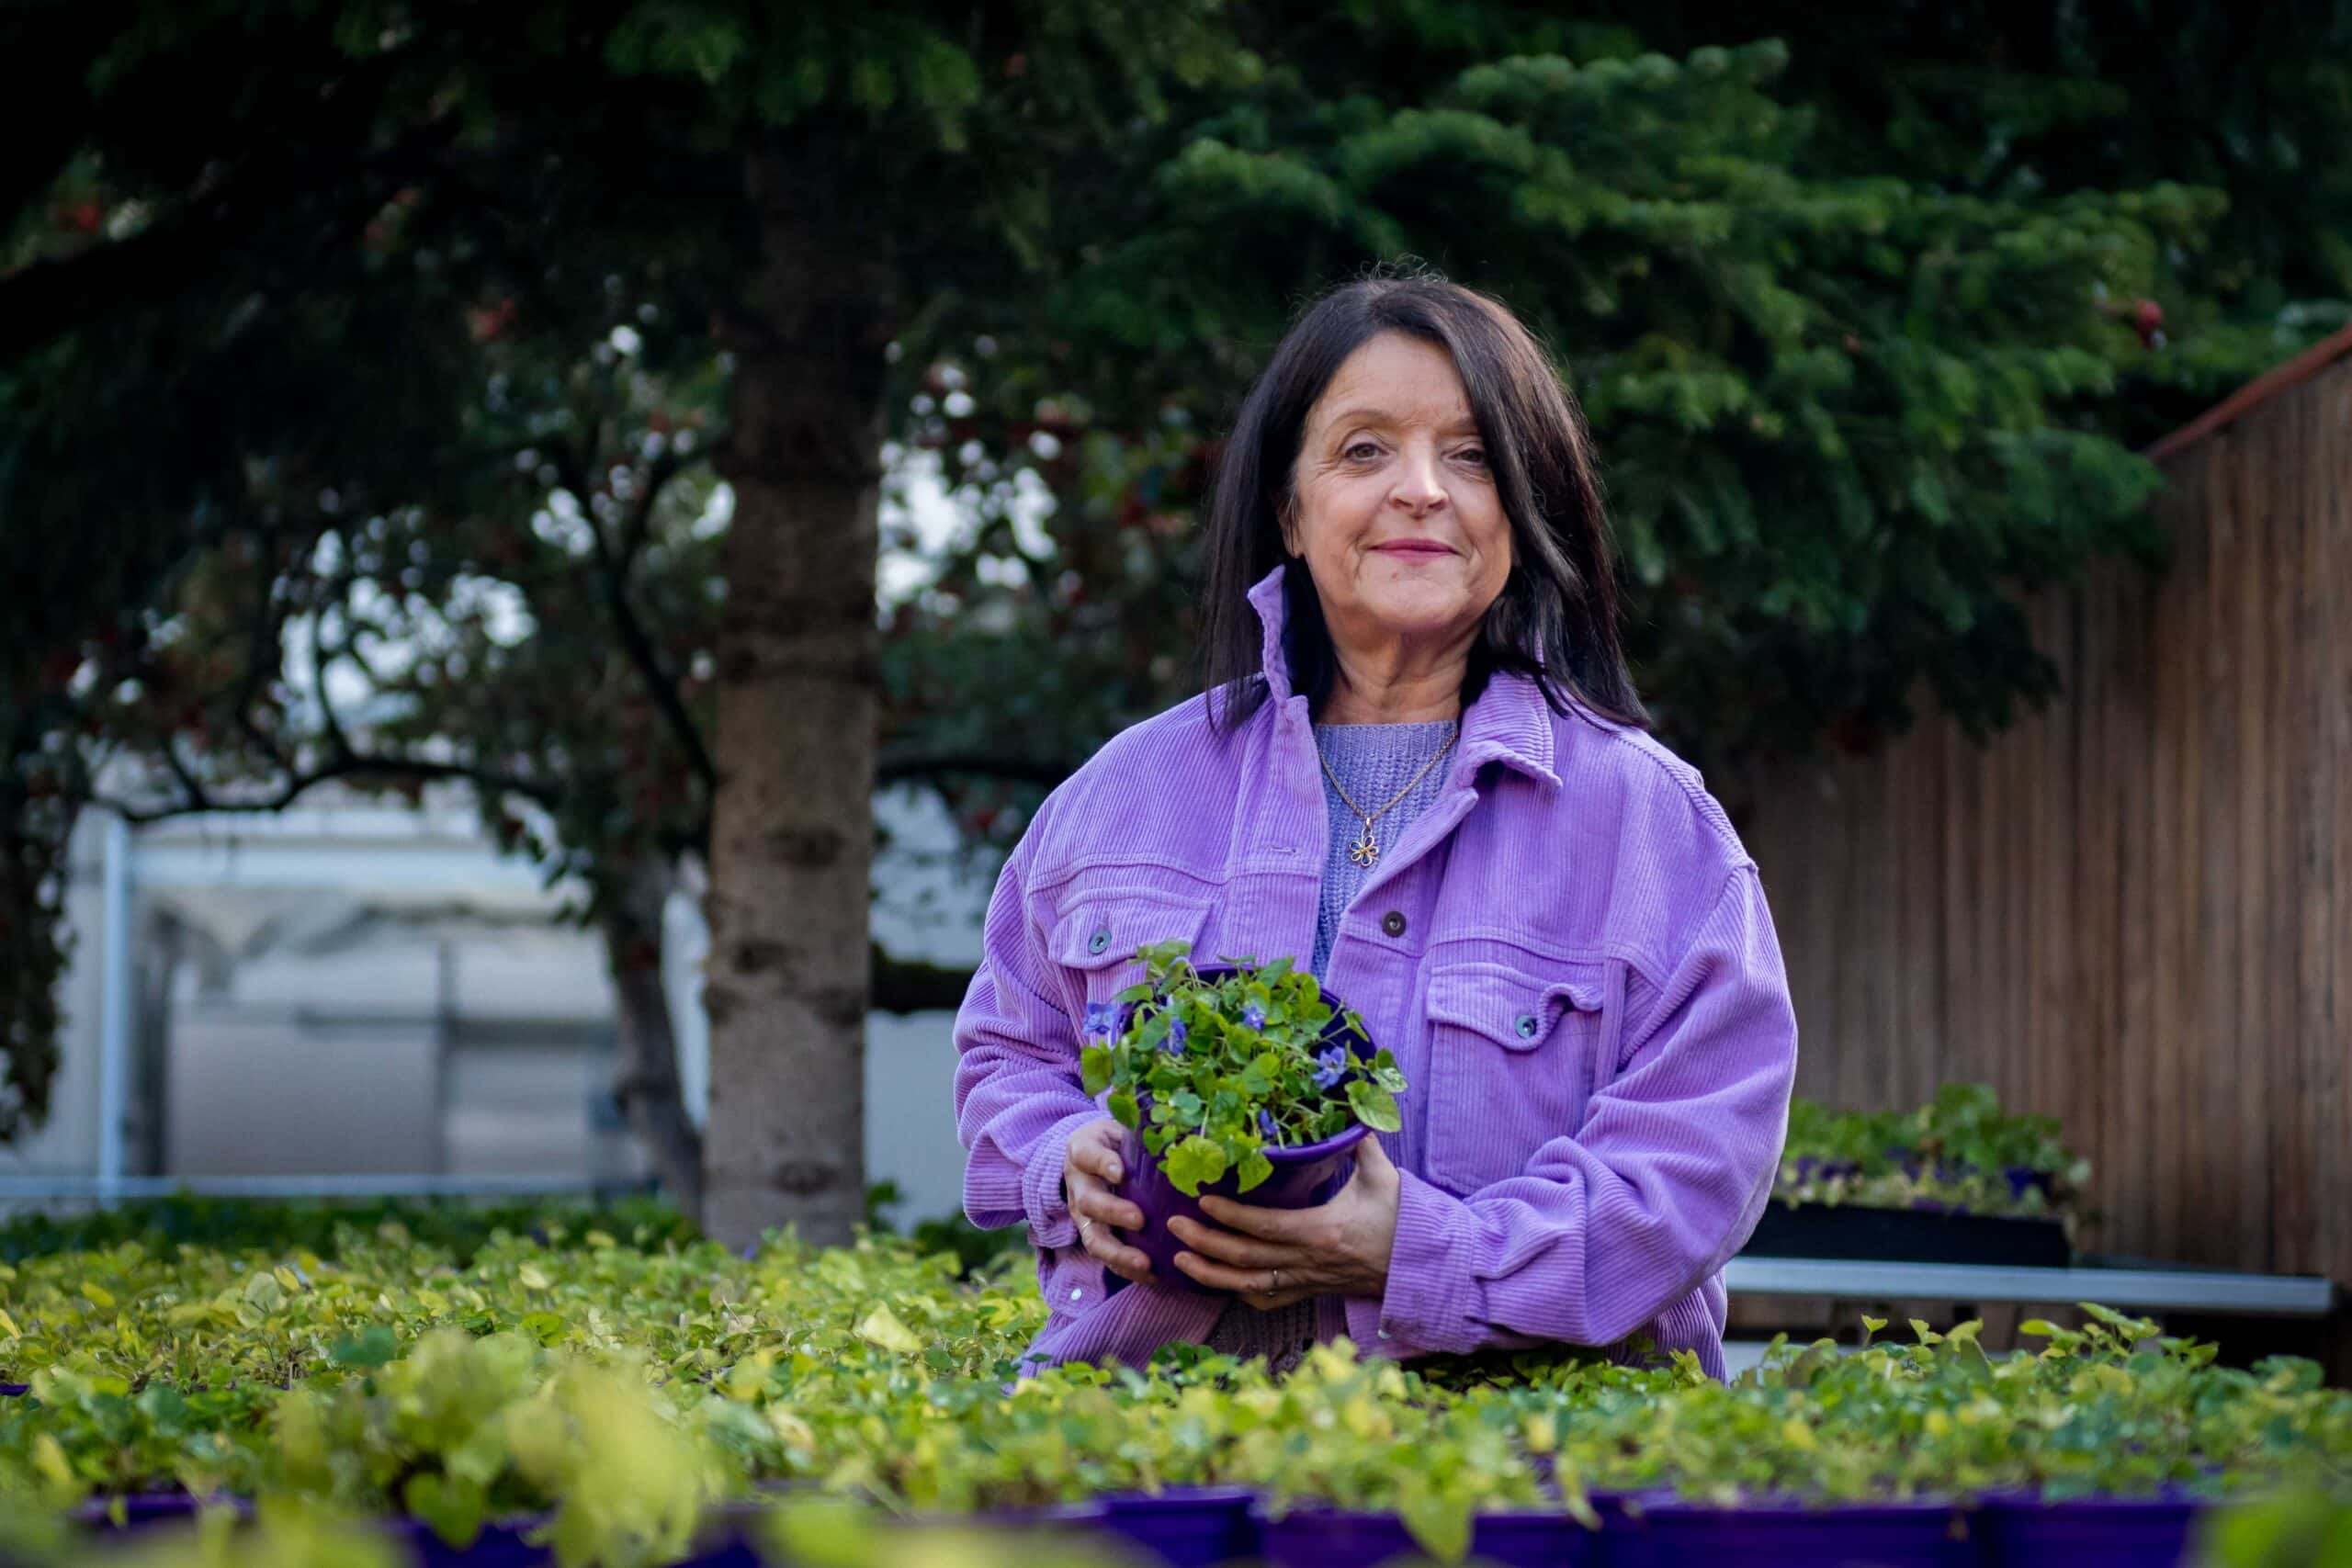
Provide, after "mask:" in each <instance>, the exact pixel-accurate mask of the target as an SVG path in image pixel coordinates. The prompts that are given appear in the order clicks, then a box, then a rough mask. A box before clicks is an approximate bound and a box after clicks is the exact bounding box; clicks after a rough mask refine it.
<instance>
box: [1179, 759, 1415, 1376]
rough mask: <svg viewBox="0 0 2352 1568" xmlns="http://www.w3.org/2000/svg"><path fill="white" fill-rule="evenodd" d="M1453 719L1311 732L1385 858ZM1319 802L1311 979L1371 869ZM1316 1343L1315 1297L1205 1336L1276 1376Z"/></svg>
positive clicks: (1354, 828)
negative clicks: (1323, 838)
mask: <svg viewBox="0 0 2352 1568" xmlns="http://www.w3.org/2000/svg"><path fill="white" fill-rule="evenodd" d="M1454 724H1455V721H1454V720H1453V719H1450V718H1446V719H1439V720H1437V721H1436V722H1434V723H1430V724H1318V725H1317V726H1316V727H1315V744H1316V746H1317V748H1318V749H1320V750H1321V751H1322V753H1323V759H1324V761H1326V762H1327V763H1329V767H1330V771H1331V773H1333V774H1337V775H1338V777H1339V780H1340V783H1341V784H1345V785H1346V786H1347V791H1348V794H1349V795H1351V796H1352V797H1353V798H1354V800H1355V802H1356V804H1357V805H1359V806H1361V807H1363V808H1364V809H1365V810H1366V811H1370V812H1375V813H1377V814H1378V815H1376V816H1375V817H1374V819H1373V824H1372V831H1373V838H1374V842H1376V843H1377V844H1378V845H1379V846H1380V852H1381V853H1382V854H1383V855H1385V854H1387V853H1388V852H1390V851H1391V850H1393V849H1394V848H1395V847H1396V845H1397V841H1398V840H1400V839H1402V838H1403V837H1404V835H1405V829H1406V827H1407V825H1408V824H1409V823H1410V822H1411V821H1412V820H1413V818H1416V817H1419V815H1420V814H1421V813H1422V812H1423V811H1426V810H1427V809H1429V807H1430V803H1432V802H1433V801H1435V800H1436V799H1437V797H1438V796H1439V795H1441V794H1442V793H1444V789H1445V777H1446V774H1447V773H1451V772H1452V771H1453V758H1452V756H1451V755H1449V756H1448V757H1447V758H1446V759H1445V761H1441V762H1439V763H1438V764H1437V765H1436V766H1435V767H1433V768H1430V770H1429V771H1428V772H1427V773H1422V774H1421V777H1420V780H1419V783H1417V784H1414V785H1413V787H1412V789H1411V791H1410V792H1409V793H1408V794H1407V795H1406V796H1405V797H1404V798H1403V799H1402V800H1399V801H1397V804H1396V805H1394V806H1390V807H1388V809H1387V810H1385V811H1382V810H1381V809H1380V808H1381V807H1383V806H1386V805H1387V803H1388V800H1389V797H1390V796H1392V795H1395V794H1396V793H1397V791H1398V790H1400V789H1403V788H1404V787H1405V782H1406V781H1407V780H1408V779H1410V778H1412V776H1413V775H1414V774H1415V773H1419V772H1420V770H1421V766H1422V764H1424V763H1426V762H1427V761H1429V760H1430V755H1431V754H1432V753H1434V752H1435V751H1436V750H1437V749H1438V748H1439V747H1440V746H1442V745H1444V744H1445V741H1446V738H1447V737H1448V736H1451V735H1452V734H1453V730H1454ZM1323 801H1324V805H1325V807H1327V808H1328V809H1329V813H1330V821H1331V838H1330V845H1329V848H1328V849H1327V850H1326V851H1325V852H1324V856H1323V897H1322V906H1321V908H1320V909H1319V910H1318V911H1317V917H1316V921H1315V959H1314V963H1313V964H1312V968H1313V970H1314V974H1315V977H1316V978H1317V980H1321V979H1323V978H1324V977H1325V970H1326V966H1327V965H1328V964H1329V962H1330V957H1331V943H1332V940H1333V938H1335V937H1336V936H1337V935H1338V934H1339V930H1340V916H1341V915H1342V914H1344V913H1346V912H1347V908H1348V904H1349V902H1350V900H1351V899H1353V898H1354V897H1355V896H1356V890H1357V889H1358V888H1360V887H1362V886H1363V882H1364V878H1365V877H1367V876H1369V875H1370V874H1372V868H1371V867H1369V866H1362V865H1358V864H1357V863H1355V862H1354V861H1352V860H1351V859H1349V858H1348V851H1349V849H1350V848H1351V846H1352V845H1353V844H1354V843H1355V841H1356V840H1357V839H1358V838H1359V837H1361V836H1362V834H1363V818H1361V817H1359V816H1357V815H1356V814H1355V813H1354V812H1353V811H1351V810H1350V809H1349V808H1348V804H1347V802H1346V801H1345V800H1343V799H1341V798H1340V792H1339V791H1338V790H1336V789H1334V788H1332V787H1331V779H1330V777H1329V776H1328V775H1327V776H1326V777H1325V778H1324V780H1323ZM1314 1343H1315V1300H1314V1298H1313V1297H1311V1296H1310V1297H1308V1298H1307V1299H1306V1300H1305V1301H1298V1302H1293V1303H1291V1304H1290V1305H1288V1306H1285V1307H1277V1308H1276V1309H1274V1310H1273V1311H1272V1312H1260V1311H1259V1310H1258V1309H1257V1308H1255V1307H1253V1306H1251V1305H1250V1303H1247V1302H1244V1301H1240V1300H1236V1301H1233V1302H1231V1303H1227V1306H1226V1309H1225V1313H1224V1314H1223V1315H1222V1316H1220V1317H1219V1318H1218V1319H1217V1321H1216V1328H1215V1329H1214V1330H1212V1331H1211V1333H1210V1335H1209V1339H1208V1344H1209V1348H1211V1349H1213V1350H1223V1351H1226V1352H1228V1353H1230V1354H1232V1355H1236V1356H1240V1357H1243V1358H1244V1359H1247V1358H1249V1357H1251V1356H1263V1357H1265V1358H1266V1359H1267V1362H1268V1365H1269V1366H1270V1367H1271V1368H1272V1371H1275V1372H1277V1373H1280V1372H1285V1371H1289V1370H1290V1369H1291V1368H1293V1367H1295V1366H1296V1365H1297V1364H1298V1361H1299V1358H1300V1357H1301V1356H1302V1355H1304V1354H1305V1353H1306V1349H1307V1348H1308V1347H1310V1346H1312V1345H1313V1344H1314Z"/></svg>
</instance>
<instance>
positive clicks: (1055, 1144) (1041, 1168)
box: [1021, 1105, 1103, 1249]
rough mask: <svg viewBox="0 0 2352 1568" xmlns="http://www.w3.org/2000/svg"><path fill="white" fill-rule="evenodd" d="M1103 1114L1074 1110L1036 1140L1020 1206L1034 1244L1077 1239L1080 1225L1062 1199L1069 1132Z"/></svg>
mask: <svg viewBox="0 0 2352 1568" xmlns="http://www.w3.org/2000/svg"><path fill="white" fill-rule="evenodd" d="M1102 1116H1103V1111H1102V1109H1101V1108H1100V1107H1098V1106H1092V1105H1090V1106H1088V1107H1087V1108H1086V1109H1085V1110H1083V1111H1071V1112H1070V1113H1069V1115H1067V1116H1065V1117H1063V1118H1062V1119H1061V1120H1060V1121H1058V1122H1055V1123H1054V1124H1053V1125H1052V1126H1051V1127H1049V1128H1047V1129H1046V1134H1045V1136H1043V1137H1041V1138H1039V1139H1038V1140H1037V1146H1036V1148H1035V1150H1033V1151H1032V1152H1031V1154H1030V1156H1029V1164H1028V1168H1026V1169H1025V1170H1023V1172H1022V1177H1021V1206H1022V1209H1023V1211H1024V1212H1025V1213H1027V1214H1028V1216H1029V1240H1030V1244H1031V1245H1032V1246H1035V1247H1041V1248H1048V1249H1050V1248H1053V1247H1068V1246H1069V1245H1070V1244H1071V1243H1072V1242H1075V1241H1076V1240H1077V1239H1078V1224H1077V1222H1076V1221H1075V1220H1073V1219H1071V1218H1070V1213H1069V1204H1067V1203H1065V1202H1063V1201H1062V1169H1063V1167H1064V1165H1065V1164H1066V1163H1067V1161H1068V1159H1069V1140H1070V1134H1073V1133H1075V1132H1077V1131H1078V1130H1079V1129H1080V1127H1083V1126H1085V1125H1086V1124H1087V1123H1088V1122H1094V1121H1099V1120H1100V1119H1101V1118H1102Z"/></svg>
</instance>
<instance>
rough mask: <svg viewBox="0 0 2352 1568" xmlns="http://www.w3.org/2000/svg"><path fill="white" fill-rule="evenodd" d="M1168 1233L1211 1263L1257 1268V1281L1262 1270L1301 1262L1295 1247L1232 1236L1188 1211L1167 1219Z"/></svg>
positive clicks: (1288, 1267)
mask: <svg viewBox="0 0 2352 1568" xmlns="http://www.w3.org/2000/svg"><path fill="white" fill-rule="evenodd" d="M1168 1232H1169V1234H1170V1235H1173V1236H1174V1237H1175V1238H1176V1239H1177V1240H1178V1241H1181V1242H1182V1243H1183V1244H1184V1245H1185V1246H1186V1247H1191V1248H1192V1249H1193V1251H1195V1252H1198V1253H1202V1254H1204V1255H1206V1256H1207V1258H1209V1259H1210V1260H1211V1261H1212V1262H1216V1263H1229V1264H1231V1265H1233V1266H1234V1267H1235V1268H1237V1269H1257V1270H1258V1271H1259V1272H1260V1276H1261V1280H1262V1278H1263V1274H1264V1271H1265V1270H1266V1269H1290V1268H1293V1267H1295V1266H1296V1265H1298V1264H1300V1263H1301V1262H1302V1261H1303V1259H1301V1258H1300V1257H1299V1256H1298V1249H1297V1248H1296V1247H1276V1246H1273V1245H1272V1244H1271V1243H1268V1242H1262V1241H1259V1240H1257V1239H1255V1238H1254V1237H1251V1236H1246V1235H1234V1234H1233V1233H1232V1232H1231V1231H1225V1230H1219V1229H1217V1228H1216V1226H1215V1225H1204V1224H1201V1223H1200V1222H1199V1221H1197V1220H1194V1219H1193V1217H1192V1216H1191V1215H1189V1214H1179V1215H1176V1216H1174V1217H1173V1218H1171V1219H1170V1221H1169V1222H1168Z"/></svg>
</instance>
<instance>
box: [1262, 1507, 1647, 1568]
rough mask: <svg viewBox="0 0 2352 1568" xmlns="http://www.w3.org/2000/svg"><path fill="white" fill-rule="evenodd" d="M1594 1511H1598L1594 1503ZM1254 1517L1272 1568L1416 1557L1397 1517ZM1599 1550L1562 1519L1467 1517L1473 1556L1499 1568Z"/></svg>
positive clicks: (1348, 1565)
mask: <svg viewBox="0 0 2352 1568" xmlns="http://www.w3.org/2000/svg"><path fill="white" fill-rule="evenodd" d="M1594 1506H1595V1507H1596V1508H1597V1507H1599V1506H1600V1502H1599V1499H1597V1498H1596V1499H1595V1500H1594ZM1252 1512H1253V1513H1254V1515H1255V1516H1256V1517H1257V1520H1258V1530H1259V1551H1260V1552H1261V1555H1262V1556H1263V1557H1264V1558H1265V1560H1266V1561H1267V1562H1270V1563H1272V1564H1273V1565H1274V1568H1369V1565H1370V1564H1373V1563H1376V1562H1385V1560H1387V1559H1388V1558H1391V1557H1394V1556H1397V1554H1399V1553H1403V1554H1405V1555H1407V1556H1408V1557H1417V1556H1420V1555H1422V1552H1421V1548H1420V1545H1419V1542H1417V1541H1415V1540H1413V1536H1412V1532H1411V1531H1410V1530H1408V1529H1406V1528H1405V1521H1404V1520H1402V1519H1400V1518H1398V1517H1397V1516H1396V1515H1395V1514H1373V1513H1358V1512H1356V1511H1354V1510H1353V1509H1348V1508H1322V1507H1316V1506H1301V1507H1294V1508H1292V1509H1291V1510H1290V1511H1289V1512H1288V1513H1286V1514H1284V1515H1283V1517H1280V1518H1276V1517H1273V1515H1272V1512H1271V1511H1270V1510H1269V1509H1268V1508H1267V1507H1266V1506H1264V1505H1263V1504H1260V1505H1259V1506H1257V1507H1256V1508H1254V1509H1253V1510H1252ZM1606 1517H1607V1516H1606V1515H1605V1514H1604V1515H1603V1518H1604V1519H1605V1518H1606ZM1600 1551H1601V1538H1600V1534H1598V1533H1596V1532H1594V1531H1592V1530H1589V1529H1585V1528H1584V1526H1582V1525H1580V1524H1578V1523H1577V1521H1576V1520H1575V1519H1573V1518H1571V1517H1568V1516H1567V1515H1566V1514H1530V1513H1499V1512H1498V1513H1491V1514H1475V1515H1473V1516H1472V1517H1471V1529H1470V1554H1471V1556H1473V1557H1480V1558H1484V1559H1486V1560H1487V1562H1498V1563H1501V1564H1503V1565H1504V1568H1559V1565H1563V1564H1566V1565H1574V1564H1581V1563H1593V1562H1600V1561H1601V1557H1600ZM1610 1561H1611V1562H1614V1561H1615V1560H1614V1559H1613V1558H1612V1559H1611V1560H1610Z"/></svg>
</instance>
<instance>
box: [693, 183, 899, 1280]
mask: <svg viewBox="0 0 2352 1568" xmlns="http://www.w3.org/2000/svg"><path fill="white" fill-rule="evenodd" d="M851 167H854V162H853V160H852V159H851V157H850V156H848V155H847V150H840V151H839V152H837V151H836V150H834V149H831V148H823V149H818V148H808V147H804V148H801V149H797V151H796V152H794V153H793V154H791V155H786V154H785V153H782V152H775V151H772V150H771V151H763V152H757V153H754V154H752V156H751V157H750V158H749V159H748V160H747V164H746V171H745V172H746V184H747V186H748V189H749V194H750V196H751V199H752V206H753V209H754V211H755V213H756V215H757V219H758V224H759V231H760V237H761V261H762V265H761V267H760V270H759V273H758V276H756V278H755V279H754V280H753V283H752V288H751V290H750V292H749V296H748V298H747V300H746V307H747V308H746V310H745V311H744V312H742V313H741V314H740V315H730V316H727V317H725V318H723V320H722V323H721V325H722V332H723V334H724V336H725V339H726V341H727V343H728V345H729V348H730V349H731V350H732V351H733V353H734V355H735V367H734V378H733V383H732V387H731V390H730V408H729V438H728V443H727V446H725V448H724V449H723V450H722V451H721V452H720V453H718V469H719V472H720V473H721V474H722V475H723V476H724V477H725V478H726V479H727V480H728V482H729V484H730V485H731V486H732V487H733V490H734V502H735V505H734V514H733V519H732V521H731V523H730V524H729V529H728V536H727V542H726V546H725V557H724V571H725V575H726V579H727V600H726V604H725V605H724V607H723V608H722V609H721V611H720V614H719V623H718V735H717V739H718V754H717V761H718V791H717V796H716V799H715V801H714V805H713V811H712V828H711V847H712V853H711V868H710V871H711V886H710V894H709V897H708V899H707V914H708V918H709V924H710V933H711V949H710V958H709V961H708V964H707V970H706V977H705V991H704V995H705V999H706V1004H707V1008H708V1010H709V1014H710V1116H709V1119H708V1122H707V1134H706V1137H707V1153H708V1157H707V1166H706V1174H707V1198H706V1203H705V1213H704V1216H703V1225H704V1229H705V1231H706V1232H707V1234H708V1235H711V1236H712V1237H713V1238H714V1239H716V1240H718V1241H720V1242H723V1243H725V1244H726V1245H728V1246H730V1247H741V1246H743V1245H745V1244H747V1243H750V1242H753V1241H756V1240H758V1239H759V1236H760V1235H761V1233H762V1232H763V1230H765V1229H767V1228H769V1227H771V1226H784V1225H792V1226H795V1227H797V1231H798V1234H799V1235H800V1237H801V1239H802V1240H804V1241H806V1242H809V1243H811V1244H814V1245H820V1246H832V1245H838V1244H840V1243H842V1242H846V1241H848V1240H849V1239H851V1236H852V1233H853V1227H854V1225H855V1224H857V1223H858V1222H859V1221H861V1220H862V1219H863V1218H864V1217H865V1138H864V1134H865V1010H866V1000H867V994H868V987H869V982H870V974H869V966H868V956H867V931H868V926H869V916H868V904H869V899H870V893H869V888H868V877H869V874H870V870H871V864H872V861H873V838H874V826H873V824H874V807H873V799H874V772H875V743H876V715H877V694H876V664H877V660H878V657H879V637H878V634H877V631H876V626H875V608H874V578H875V552H876V547H877V545H878V535H877V528H876V508H877V506H878V504H879V502H880V495H881V478H882V468H881V444H882V429H883V407H882V387H883V380H884V372H885V361H884V358H883V351H884V349H885V347H886V346H887V345H888V343H889V341H890V338H891V336H892V333H893V332H894V331H895V328H896V306H895V298H894V289H893V287H892V283H891V278H890V273H889V269H888V263H887V261H886V260H885V259H884V258H883V257H882V255H881V254H880V252H879V246H878V243H877V240H876V236H875V235H874V234H873V233H872V232H871V231H859V229H858V227H857V225H856V224H855V222H854V210H851V211H846V212H845V211H843V210H842V207H843V205H844V204H848V205H850V206H851V207H852V208H853V209H854V199H855V197H856V196H857V188H858V187H857V182H856V181H855V180H854V179H850V178H848V177H846V174H845V171H846V170H847V169H849V168H851Z"/></svg>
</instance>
